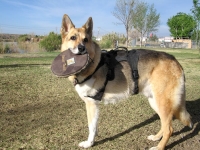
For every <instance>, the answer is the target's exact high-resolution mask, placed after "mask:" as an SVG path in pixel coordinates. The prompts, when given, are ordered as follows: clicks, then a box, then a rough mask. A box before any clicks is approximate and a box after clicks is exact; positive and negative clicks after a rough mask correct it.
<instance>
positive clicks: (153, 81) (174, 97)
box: [61, 14, 192, 150]
mask: <svg viewBox="0 0 200 150" xmlns="http://www.w3.org/2000/svg"><path fill="white" fill-rule="evenodd" d="M92 32H93V21H92V18H91V17H90V18H89V19H88V20H87V22H86V23H85V24H84V25H83V26H82V27H81V28H75V25H74V24H73V22H72V21H71V19H70V18H69V16H68V15H66V14H65V15H64V16H63V19H62V25H61V36H62V45H61V52H63V51H65V50H71V52H72V53H73V54H80V52H81V53H82V52H85V53H88V54H89V57H90V59H91V60H92V61H91V62H90V64H89V65H88V66H87V67H86V68H85V69H83V70H82V71H81V72H79V73H78V74H75V75H71V76H69V77H68V79H69V80H70V81H71V82H72V83H73V84H74V86H75V89H76V91H77V93H78V95H79V96H80V98H81V99H82V100H83V101H84V102H85V104H86V110H87V119H88V127H89V136H88V139H87V140H86V141H83V142H81V143H79V147H82V148H89V147H91V146H92V145H93V144H94V139H95V135H96V134H97V122H98V117H99V107H98V105H99V103H100V102H101V101H102V102H104V103H115V102H117V101H119V100H121V99H125V98H128V96H130V95H131V94H132V89H133V87H134V85H135V84H134V81H133V79H132V75H131V73H132V71H131V67H130V65H129V63H128V62H127V61H121V62H119V63H118V64H117V65H116V66H115V69H114V73H115V78H114V80H112V81H108V83H107V85H106V87H105V91H104V93H103V96H102V98H101V101H98V100H95V99H94V98H91V97H89V96H94V95H96V94H97V93H98V90H99V89H101V88H102V87H103V86H104V82H105V80H106V72H107V71H108V67H107V65H106V64H105V65H102V66H101V67H99V68H98V69H96V68H97V66H98V64H99V63H100V60H101V53H102V51H101V49H100V47H99V46H98V44H97V43H95V42H94V41H93V40H92ZM80 46H81V47H80ZM139 51H145V53H143V54H142V55H141V56H140V58H139V61H138V73H139V75H140V77H139V79H138V87H139V93H142V94H144V95H145V96H146V97H147V98H148V101H149V103H150V106H151V107H152V108H153V109H154V110H155V112H156V113H157V114H158V115H159V117H160V120H161V129H160V131H159V132H158V133H157V134H155V135H150V136H148V140H152V141H157V140H160V142H159V144H158V145H157V146H156V147H152V148H150V150H163V149H164V148H165V146H166V144H167V142H168V140H169V138H170V136H171V134H172V132H173V128H172V119H173V117H176V118H177V119H179V120H180V121H181V122H182V123H183V124H184V125H185V126H189V127H191V128H192V122H191V119H190V114H189V113H188V112H187V110H186V107H185V76H184V72H183V68H182V67H181V65H180V64H179V62H178V61H177V60H176V59H175V58H174V57H173V56H172V55H169V54H167V53H164V52H157V51H152V50H139ZM89 76H90V78H89V79H87V80H86V78H88V77H89ZM77 81H79V83H77ZM88 95H89V96H88Z"/></svg>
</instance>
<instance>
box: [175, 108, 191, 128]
mask: <svg viewBox="0 0 200 150" xmlns="http://www.w3.org/2000/svg"><path fill="white" fill-rule="evenodd" d="M176 118H177V119H179V120H180V121H181V122H182V123H183V124H184V125H185V126H189V127H190V128H192V127H193V123H192V121H191V116H190V114H189V113H188V112H187V110H186V108H185V106H182V107H181V108H180V111H179V112H178V113H177V114H176Z"/></svg>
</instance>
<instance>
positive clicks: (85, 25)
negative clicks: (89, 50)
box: [83, 17, 93, 38]
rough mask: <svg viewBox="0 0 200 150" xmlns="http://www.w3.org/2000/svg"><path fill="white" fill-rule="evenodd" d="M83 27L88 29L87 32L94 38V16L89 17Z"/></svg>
mask: <svg viewBox="0 0 200 150" xmlns="http://www.w3.org/2000/svg"><path fill="white" fill-rule="evenodd" d="M83 28H85V29H86V33H87V34H88V35H89V36H90V38H92V30H93V21H92V17H90V18H88V20H87V22H86V23H85V24H84V25H83Z"/></svg>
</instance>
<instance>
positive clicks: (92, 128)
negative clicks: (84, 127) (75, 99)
mask: <svg viewBox="0 0 200 150" xmlns="http://www.w3.org/2000/svg"><path fill="white" fill-rule="evenodd" d="M85 104H86V110H87V118H88V128H89V136H88V139H87V141H83V142H81V143H79V147H83V148H88V147H91V146H92V145H93V144H94V139H95V136H96V134H97V121H98V117H99V108H98V103H97V102H96V101H94V100H89V101H85Z"/></svg>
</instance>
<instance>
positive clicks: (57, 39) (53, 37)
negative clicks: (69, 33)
mask: <svg viewBox="0 0 200 150" xmlns="http://www.w3.org/2000/svg"><path fill="white" fill-rule="evenodd" d="M39 44H40V46H41V47H42V48H44V49H45V50H46V51H48V52H51V51H54V50H58V49H60V46H61V36H60V35H58V34H55V33H54V32H50V33H49V35H48V36H47V37H45V38H44V39H43V40H41V41H40V43H39Z"/></svg>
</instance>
